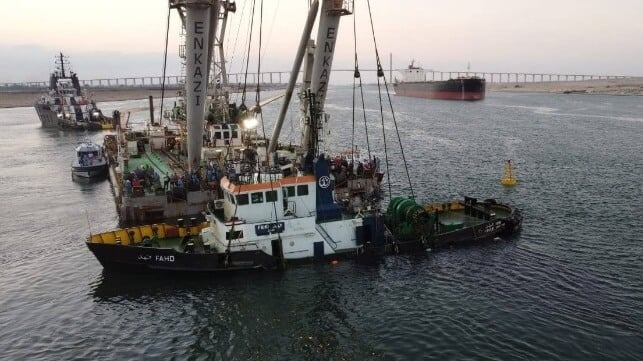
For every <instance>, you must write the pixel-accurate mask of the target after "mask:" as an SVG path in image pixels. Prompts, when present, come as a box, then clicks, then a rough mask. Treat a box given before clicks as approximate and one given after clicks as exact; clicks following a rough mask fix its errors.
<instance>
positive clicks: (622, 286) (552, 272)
mask: <svg viewBox="0 0 643 361" xmlns="http://www.w3.org/2000/svg"><path fill="white" fill-rule="evenodd" d="M367 93H368V94H366V95H367V96H368V97H369V98H371V96H372V95H375V96H377V90H376V89H375V88H368V89H367ZM350 94H351V89H350V88H336V89H333V90H332V92H331V94H330V95H329V99H328V102H327V103H328V106H327V110H328V111H329V113H331V114H332V116H333V117H332V119H331V121H330V124H331V125H332V127H333V128H334V129H335V131H334V133H333V135H332V137H329V139H328V142H327V144H329V146H331V147H335V148H341V147H344V148H349V147H350V143H351V140H350V138H351V137H350V134H351V129H352V122H353V120H352V119H353V115H352V111H351V100H350ZM250 99H253V98H250ZM393 101H394V108H395V111H396V112H395V113H396V119H397V121H398V125H399V131H400V134H401V137H402V138H403V140H404V147H405V153H406V157H407V161H408V164H409V171H410V174H411V178H412V180H413V182H412V183H413V188H414V191H415V193H416V195H417V197H418V198H419V199H421V200H425V201H439V200H443V199H446V198H453V197H460V196H463V195H465V194H466V195H472V196H479V197H482V198H488V197H494V198H497V199H501V200H504V201H508V202H511V203H512V204H515V205H518V206H519V207H520V208H521V209H522V210H523V212H524V215H525V221H524V229H523V231H522V233H521V234H519V235H518V236H516V237H514V238H512V239H506V240H498V241H494V242H490V243H487V244H484V245H478V246H471V247H464V248H453V249H446V250H439V251H433V252H427V253H426V254H418V255H413V256H391V257H387V258H384V259H382V260H381V261H380V262H377V263H375V264H358V263H355V262H352V261H345V262H342V263H340V264H338V265H336V266H331V265H316V266H302V267H296V268H290V269H288V270H287V271H286V272H283V273H278V272H275V273H259V274H242V275H236V276H225V277H217V278H215V277H208V276H206V277H194V276H183V277H176V276H174V277H168V276H157V275H147V276H142V275H119V274H111V273H105V272H103V269H102V267H101V266H100V264H99V263H98V262H97V261H96V260H95V259H94V257H93V256H92V255H91V253H90V252H89V251H88V250H87V248H86V247H85V245H84V243H83V240H84V238H85V237H86V236H87V234H88V233H89V231H90V227H91V230H93V231H103V230H108V229H110V228H113V227H115V226H116V224H117V218H116V212H115V209H114V205H113V201H112V198H111V191H110V186H109V182H108V181H102V182H97V183H76V182H72V179H71V175H70V169H69V166H70V163H71V159H72V157H73V147H74V145H75V144H76V143H77V142H78V141H81V140H83V139H84V138H86V137H91V138H93V139H94V140H96V141H102V137H103V134H100V133H98V134H75V133H63V132H59V131H48V130H43V129H41V128H40V124H39V121H38V119H37V117H36V114H35V111H34V110H32V109H31V108H14V109H0V154H1V157H0V169H2V172H1V173H0V185H1V187H0V204H1V207H2V210H3V211H2V217H0V229H1V230H2V233H1V236H0V325H2V326H1V327H0V350H2V351H1V352H0V358H1V359H7V360H23V359H28V360H39V359H43V360H60V359H92V360H93V359H109V360H116V359H118V360H121V359H195V360H200V359H213V360H228V359H234V360H309V359H317V360H343V359H346V360H420V359H457V360H467V359H471V360H482V359H494V360H520V359H522V360H638V359H640V357H641V355H642V354H643V335H642V331H641V330H642V329H643V276H642V275H643V269H642V268H643V236H641V231H642V230H643V221H642V219H643V211H642V207H641V202H642V201H643V198H642V197H641V194H642V190H643V189H642V187H643V186H642V181H641V179H643V146H642V144H643V98H641V97H606V96H605V97H604V96H582V95H549V94H501V93H490V94H488V98H487V99H486V100H484V101H482V102H475V103H460V102H448V101H446V102H444V101H429V100H419V99H412V98H397V97H393ZM145 104H146V101H132V102H115V103H104V104H102V108H103V110H105V111H107V112H111V110H112V109H116V108H118V109H121V110H123V109H129V108H137V107H141V106H145ZM367 107H368V110H367V116H368V121H369V133H370V134H371V136H370V137H369V139H370V141H371V144H370V145H371V148H372V150H373V151H374V152H375V153H377V154H379V155H380V156H383V155H384V153H383V150H382V145H381V144H376V143H381V138H382V136H381V125H380V126H378V124H381V123H380V116H379V106H378V105H377V104H376V103H374V102H373V101H368V102H367ZM293 109H294V107H293ZM277 111H278V104H271V105H269V106H266V107H265V108H264V115H265V117H266V118H269V117H272V116H273V115H274V114H276V113H277ZM144 117H145V113H144V112H141V113H139V114H134V115H133V117H132V121H137V119H138V120H140V119H143V118H144ZM355 118H356V121H357V124H362V126H361V127H357V129H363V115H362V114H361V113H357V114H356V116H355ZM287 119H294V116H289V117H288V118H287ZM385 121H386V122H387V124H386V125H385V127H386V128H387V134H386V136H387V139H389V140H391V139H393V138H394V134H395V133H394V128H393V126H392V125H391V124H390V116H388V115H387V116H386V119H385ZM266 128H267V129H272V125H271V124H267V126H266ZM339 128H341V131H337V130H336V129H339ZM297 132H298V128H297V126H294V125H293V126H291V125H286V126H284V133H285V134H286V135H290V136H291V137H294V138H296V136H295V135H296V134H297ZM357 144H358V146H359V147H361V148H365V142H364V141H363V137H360V138H359V141H358V142H357ZM388 150H389V153H390V158H391V164H390V168H391V170H392V179H391V181H392V184H393V187H392V189H393V193H395V194H399V193H403V192H406V191H407V190H408V182H407V181H406V176H405V173H404V168H403V167H402V165H401V162H400V160H399V159H400V157H399V153H400V152H399V147H397V146H395V144H394V143H390V145H389V149H388ZM508 158H511V159H513V160H514V162H515V163H516V164H517V175H518V178H519V184H518V186H517V187H515V188H514V189H503V188H502V187H501V186H500V183H499V178H500V176H501V173H502V166H503V161H504V160H505V159H508ZM395 194H394V195H395Z"/></svg>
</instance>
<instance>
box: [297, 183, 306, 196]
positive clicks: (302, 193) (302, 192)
mask: <svg viewBox="0 0 643 361" xmlns="http://www.w3.org/2000/svg"><path fill="white" fill-rule="evenodd" d="M297 195H298V196H307V195H308V184H301V185H298V186H297Z"/></svg>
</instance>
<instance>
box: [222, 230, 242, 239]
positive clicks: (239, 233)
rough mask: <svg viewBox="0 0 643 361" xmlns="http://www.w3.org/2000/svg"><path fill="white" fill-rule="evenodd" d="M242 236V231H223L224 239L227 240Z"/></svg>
mask: <svg viewBox="0 0 643 361" xmlns="http://www.w3.org/2000/svg"><path fill="white" fill-rule="evenodd" d="M239 238H243V231H228V232H226V233H225V239H227V240H228V241H229V240H231V239H239Z"/></svg>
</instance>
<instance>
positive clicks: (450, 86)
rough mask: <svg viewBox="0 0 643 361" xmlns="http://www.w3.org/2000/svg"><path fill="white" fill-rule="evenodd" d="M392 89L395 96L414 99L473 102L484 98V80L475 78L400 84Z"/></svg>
mask: <svg viewBox="0 0 643 361" xmlns="http://www.w3.org/2000/svg"><path fill="white" fill-rule="evenodd" d="M393 87H394V89H395V94H396V95H399V96H405V97H414V98H424V99H442V100H469V101H473V100H482V99H484V97H485V80H484V79H481V78H475V77H472V78H458V79H449V80H446V81H423V82H400V83H396V84H394V85H393Z"/></svg>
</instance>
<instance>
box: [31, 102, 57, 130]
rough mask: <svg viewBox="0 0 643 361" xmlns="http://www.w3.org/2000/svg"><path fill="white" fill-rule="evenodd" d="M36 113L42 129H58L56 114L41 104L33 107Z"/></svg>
mask: <svg viewBox="0 0 643 361" xmlns="http://www.w3.org/2000/svg"><path fill="white" fill-rule="evenodd" d="M34 108H35V109H36V113H37V114H38V119H40V123H41V124H42V127H43V128H57V127H58V114H57V113H56V112H54V111H52V110H51V109H49V107H48V106H46V105H43V104H36V105H35V106H34Z"/></svg>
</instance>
